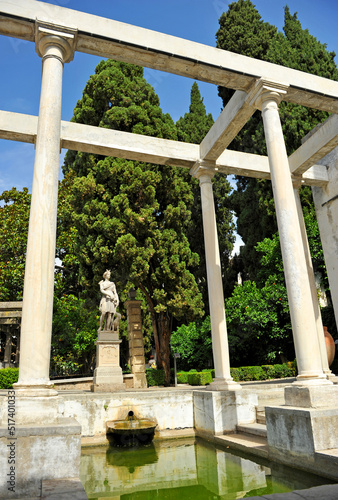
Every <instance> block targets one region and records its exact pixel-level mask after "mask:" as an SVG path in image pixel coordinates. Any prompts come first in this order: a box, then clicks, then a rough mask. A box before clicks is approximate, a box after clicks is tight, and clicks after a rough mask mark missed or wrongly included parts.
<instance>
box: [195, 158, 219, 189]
mask: <svg viewBox="0 0 338 500" xmlns="http://www.w3.org/2000/svg"><path fill="white" fill-rule="evenodd" d="M217 170H218V168H217V167H216V163H215V162H214V161H204V160H202V161H197V162H196V163H195V165H194V166H193V167H192V168H191V169H190V174H191V175H192V177H195V178H196V179H198V180H199V181H200V184H202V183H204V182H209V183H211V179H212V178H213V177H214V175H215V174H216V173H217Z"/></svg>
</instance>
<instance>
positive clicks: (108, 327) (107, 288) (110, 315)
mask: <svg viewBox="0 0 338 500" xmlns="http://www.w3.org/2000/svg"><path fill="white" fill-rule="evenodd" d="M110 276H111V273H110V271H109V269H107V270H106V271H105V272H104V273H103V278H104V279H103V280H101V281H100V283H99V285H100V292H101V293H102V298H101V301H100V306H99V309H100V312H101V316H100V327H99V329H98V331H99V332H100V331H103V325H104V326H105V328H104V331H118V327H119V325H118V324H119V320H120V318H121V315H120V314H119V313H117V312H116V309H117V307H118V305H119V296H118V295H117V291H116V286H115V283H114V282H113V281H110ZM114 318H115V319H114Z"/></svg>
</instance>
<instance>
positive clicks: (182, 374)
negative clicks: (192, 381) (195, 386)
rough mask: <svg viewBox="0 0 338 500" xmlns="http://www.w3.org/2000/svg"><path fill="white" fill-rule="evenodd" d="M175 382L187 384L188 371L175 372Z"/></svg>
mask: <svg viewBox="0 0 338 500" xmlns="http://www.w3.org/2000/svg"><path fill="white" fill-rule="evenodd" d="M177 383H178V384H187V383H188V372H180V373H178V374H177Z"/></svg>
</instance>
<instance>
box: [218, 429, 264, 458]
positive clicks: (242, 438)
mask: <svg viewBox="0 0 338 500" xmlns="http://www.w3.org/2000/svg"><path fill="white" fill-rule="evenodd" d="M214 441H215V443H218V444H220V445H222V446H227V447H231V448H232V449H234V450H239V451H242V452H249V453H250V452H251V453H254V454H255V455H258V456H262V457H265V458H267V457H268V445H267V439H266V438H265V437H262V436H254V435H253V434H242V433H237V434H225V435H224V436H214Z"/></svg>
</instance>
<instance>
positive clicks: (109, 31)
mask: <svg viewBox="0 0 338 500" xmlns="http://www.w3.org/2000/svg"><path fill="white" fill-rule="evenodd" d="M0 33H1V34H3V35H7V36H11V37H17V38H21V39H24V40H29V41H31V42H34V43H35V50H36V52H37V53H38V55H39V56H40V57H41V58H42V68H43V72H42V82H41V98H40V109H39V116H38V117H36V116H30V115H23V114H18V113H11V112H4V111H0V137H1V138H4V139H12V140H16V141H23V142H30V143H34V144H35V147H36V153H35V165H34V178H33V189H32V202H31V215H30V224H29V236H28V247H27V258H26V271H25V282H24V299H23V310H22V326H21V346H20V354H21V356H20V369H19V372H20V376H19V382H18V384H16V389H17V390H21V391H23V393H25V394H26V393H27V391H28V392H30V391H31V394H34V391H37V392H36V394H38V395H39V396H42V395H46V396H48V395H53V394H55V391H53V390H52V388H51V382H50V380H49V358H50V344H51V325H52V307H53V285H54V258H55V239H56V216H57V189H58V166H59V153H60V148H69V149H73V150H77V151H84V152H89V153H97V154H100V155H110V156H115V157H121V158H127V159H130V160H138V161H146V162H150V163H155V164H159V165H172V166H176V167H182V168H188V169H190V173H191V175H193V176H195V177H197V178H198V179H199V181H200V188H201V199H202V211H203V227H204V235H205V249H206V262H207V278H208V289H209V302H210V316H211V325H212V342H213V353H214V363H215V380H214V382H213V384H212V385H213V388H214V389H228V390H231V389H240V386H239V385H238V384H236V383H235V382H234V381H233V380H232V378H231V376H230V361H229V350H228V342H227V332H226V320H225V313H224V298H223V289H222V279H221V268H220V256H219V249H218V239H217V230H216V220H215V211H214V202H213V192H212V177H213V176H214V174H215V172H217V171H218V172H222V173H224V174H239V175H245V176H251V177H257V178H265V179H271V183H272V188H273V194H274V200H275V207H276V215H277V222H278V229H279V235H280V242H281V247H282V256H283V263H284V271H285V279H286V286H287V292H288V298H289V304H290V313H291V321H292V329H293V336H294V343H295V350H296V356H297V363H298V372H299V374H298V377H297V382H296V384H298V385H299V386H304V385H305V386H312V385H330V384H331V382H330V381H329V380H328V379H327V375H328V374H329V373H330V371H329V369H328V365H327V358H326V353H325V345H324V337H323V327H322V322H321V318H320V311H319V306H318V300H317V294H316V287H315V281H314V276H313V269H312V265H311V258H310V254H309V249H308V243H307V237H306V231H305V227H304V222H303V216H302V211H301V207H300V201H299V194H298V188H299V187H300V186H301V185H302V184H306V185H310V186H314V187H315V190H316V193H317V198H318V199H320V198H321V197H322V199H323V200H324V201H323V202H322V205H323V203H324V205H325V204H329V205H330V203H331V201H332V200H331V199H329V198H328V197H327V194H328V193H330V190H331V191H332V189H335V188H334V186H336V185H337V174H336V173H335V170H334V169H333V170H331V171H330V170H329V168H328V166H327V165H326V164H325V162H324V164H323V162H322V158H323V157H325V156H326V155H327V154H328V153H330V152H331V151H332V150H333V149H334V148H335V147H336V146H337V145H338V117H337V115H336V114H335V113H337V114H338V82H335V81H331V80H328V79H325V78H321V77H318V76H314V75H311V74H307V73H303V72H301V71H297V70H294V69H289V68H285V67H281V66H278V65H275V64H271V63H267V62H264V61H259V60H255V59H252V58H248V57H245V56H241V55H238V54H234V53H231V52H228V51H224V50H220V49H216V48H213V47H209V46H205V45H202V44H199V43H195V42H190V41H187V40H184V39H180V38H177V37H173V36H170V35H164V34H162V33H157V32H154V31H151V30H147V29H143V28H139V27H135V26H131V25H128V24H125V23H121V22H117V21H113V20H110V19H105V18H101V17H97V16H94V15H90V14H86V13H82V12H77V11H73V10H70V9H66V8H62V7H59V6H55V5H51V4H46V3H42V2H39V1H36V0H21V1H18V0H1V3H0ZM74 51H80V52H85V53H88V54H95V55H98V56H102V57H110V58H113V59H116V60H120V61H125V62H130V63H134V64H138V65H142V66H146V67H149V68H153V69H158V70H161V71H167V72H171V73H175V74H178V75H182V76H186V77H189V78H194V79H196V80H202V81H206V82H209V83H213V84H215V85H221V86H225V87H229V88H232V89H235V90H236V92H235V94H234V96H233V97H232V99H231V100H230V101H229V103H228V104H227V106H226V107H225V109H224V110H223V111H222V113H221V114H220V116H219V118H218V119H217V120H216V122H215V123H214V125H213V126H212V128H211V129H210V131H209V132H208V134H207V135H206V137H205V138H204V139H203V141H202V143H201V144H200V145H195V144H186V143H182V142H175V141H171V140H166V139H159V138H154V137H148V136H143V135H137V134H130V133H127V132H120V131H116V130H107V129H103V128H97V127H92V126H88V125H83V124H77V123H70V122H64V121H61V91H62V70H63V65H64V64H65V63H68V62H71V60H72V59H73V56H74ZM282 100H286V101H288V102H292V103H295V104H301V105H303V106H307V107H311V108H315V109H320V110H323V111H327V112H329V113H333V114H332V115H331V116H330V118H329V119H328V120H327V121H326V122H325V123H324V124H323V125H322V126H321V127H320V128H318V130H316V131H314V133H313V134H312V135H311V137H309V138H308V140H306V141H305V142H304V143H303V145H302V146H301V147H300V148H299V149H298V150H297V151H295V152H294V153H293V154H292V155H291V156H290V157H289V158H288V157H287V153H286V149H285V144H284V138H283V133H282V127H281V123H280V118H279V112H278V105H279V103H280V102H281V101H282ZM256 109H260V110H261V112H262V118H263V124H264V131H265V138H266V144H267V150H268V156H267V157H264V156H258V155H253V154H246V153H239V152H236V151H231V150H229V149H227V147H228V145H229V144H230V143H231V141H232V140H233V139H234V137H235V136H236V135H237V134H238V132H239V131H240V130H241V129H242V127H243V126H244V125H245V124H246V122H247V121H248V120H249V118H250V117H251V116H252V114H253V113H254V112H255V110H256ZM320 163H321V164H320ZM336 170H337V169H336ZM325 196H326V198H325ZM324 205H323V207H324ZM321 216H322V218H321V222H320V224H321V231H322V235H323V234H324V236H325V237H324V239H325V238H326V237H327V239H328V241H329V240H330V235H331V234H333V245H336V247H335V250H333V251H332V241H331V240H330V243H328V247H327V248H328V250H327V251H326V248H325V246H324V252H325V253H326V257H328V259H327V267H328V274H329V280H330V284H331V289H332V296H333V300H334V301H335V305H336V306H338V289H337V285H335V283H337V282H338V280H337V255H338V254H337V250H338V244H337V241H336V240H335V239H334V232H335V231H336V230H337V227H338V212H337V210H336V211H335V212H334V211H333V210H332V207H331V205H330V212H327V213H323V211H322V213H321ZM334 242H335V243H334ZM330 245H331V246H330ZM328 261H329V262H328ZM336 315H337V316H338V311H337V307H336Z"/></svg>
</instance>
